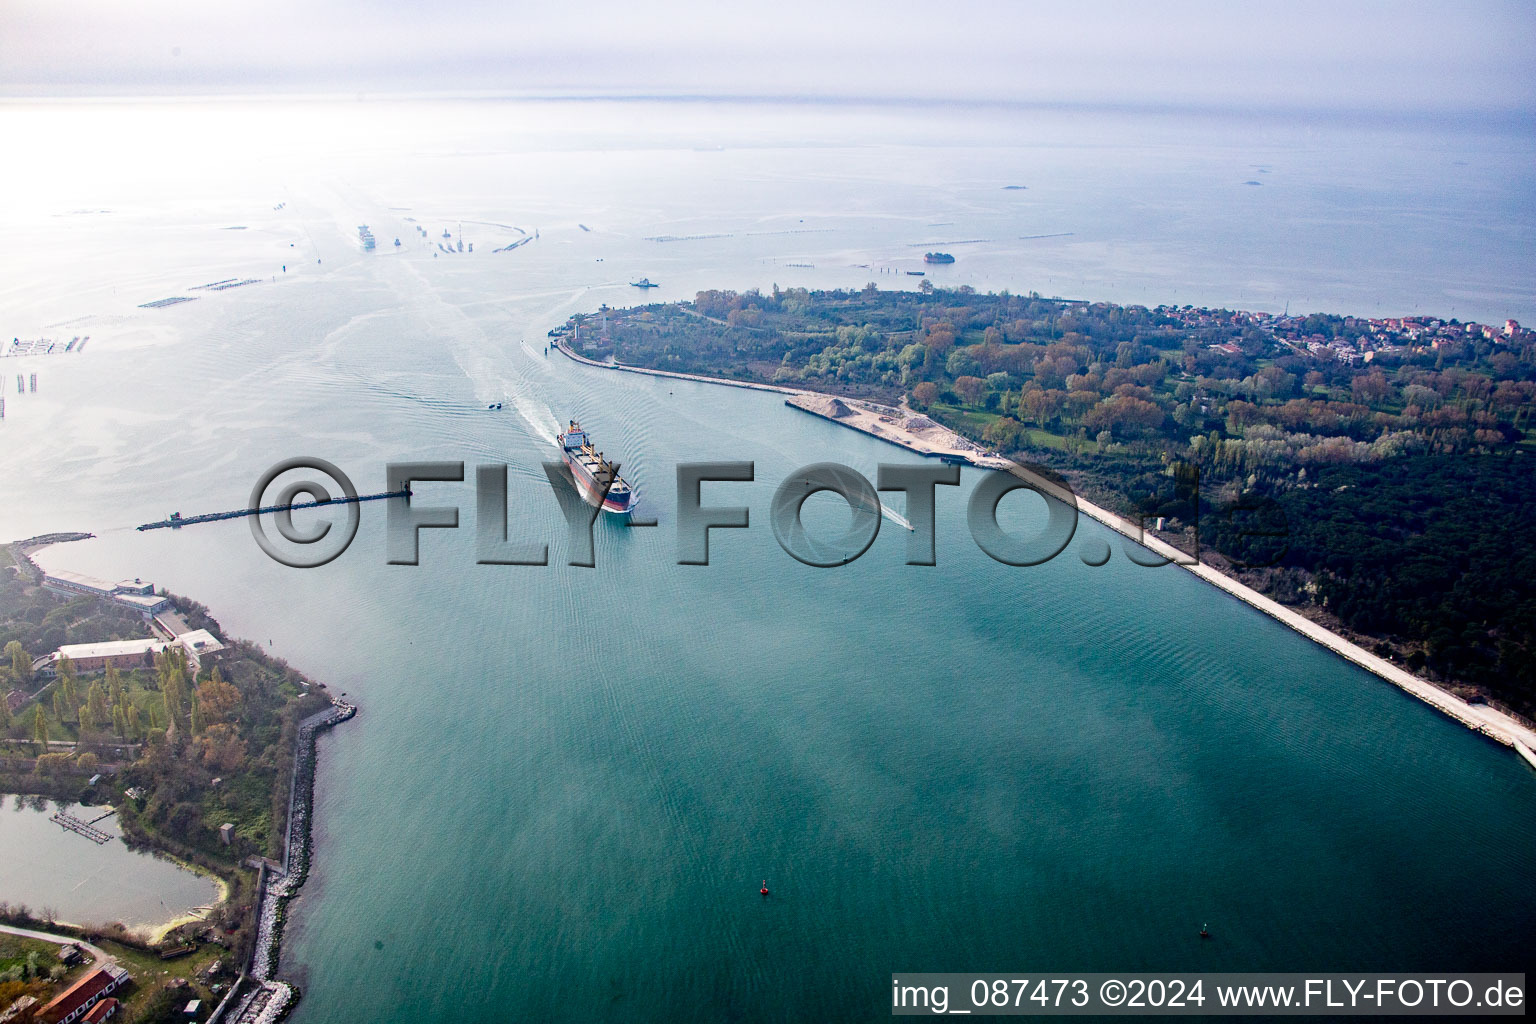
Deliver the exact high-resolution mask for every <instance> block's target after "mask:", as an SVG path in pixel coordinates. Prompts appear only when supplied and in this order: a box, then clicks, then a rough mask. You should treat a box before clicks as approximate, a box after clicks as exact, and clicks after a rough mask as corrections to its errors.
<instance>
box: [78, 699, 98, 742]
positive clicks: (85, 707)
mask: <svg viewBox="0 0 1536 1024" xmlns="http://www.w3.org/2000/svg"><path fill="white" fill-rule="evenodd" d="M87 731H90V732H95V731H96V716H95V715H94V714H92V713H91V706H90V705H89V704H81V705H80V735H81V736H84V735H85V733H86V732H87Z"/></svg>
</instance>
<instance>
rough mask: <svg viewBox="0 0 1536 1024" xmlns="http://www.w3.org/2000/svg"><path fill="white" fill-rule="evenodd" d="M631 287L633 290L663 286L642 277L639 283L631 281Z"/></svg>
mask: <svg viewBox="0 0 1536 1024" xmlns="http://www.w3.org/2000/svg"><path fill="white" fill-rule="evenodd" d="M629 286H630V287H631V288H660V287H661V285H659V284H657V283H656V282H655V281H652V280H651V279H650V278H648V277H642V278H641V279H640V280H638V281H631V282H629Z"/></svg>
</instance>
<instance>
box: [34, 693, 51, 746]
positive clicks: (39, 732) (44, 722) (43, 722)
mask: <svg viewBox="0 0 1536 1024" xmlns="http://www.w3.org/2000/svg"><path fill="white" fill-rule="evenodd" d="M32 740H33V742H34V743H36V744H37V745H38V746H39V747H40V748H41V751H42V752H43V753H46V752H47V750H48V719H47V718H46V717H45V716H44V715H43V706H42V705H41V704H37V705H35V706H34V707H33V711H32Z"/></svg>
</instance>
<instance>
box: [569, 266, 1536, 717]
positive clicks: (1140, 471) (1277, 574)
mask: <svg viewBox="0 0 1536 1024" xmlns="http://www.w3.org/2000/svg"><path fill="white" fill-rule="evenodd" d="M559 333H560V334H561V335H562V337H563V340H564V343H565V344H567V345H569V346H570V347H571V348H572V349H573V350H574V351H575V352H577V353H578V354H580V355H583V356H585V357H588V358H592V359H597V360H605V359H610V358H611V359H615V360H617V361H619V362H622V363H626V364H629V365H635V366H643V367H649V368H653V369H660V370H667V371H673V372H680V373H697V374H704V375H709V376H717V377H727V378H732V379H737V380H744V381H754V382H761V383H777V384H782V385H787V386H792V387H798V388H805V389H808V390H813V391H822V392H828V393H833V394H839V395H846V396H849V397H856V398H865V399H870V400H875V401H880V402H884V403H888V404H892V405H896V404H901V405H904V406H905V407H906V409H907V410H908V411H909V412H910V413H912V414H922V415H926V416H928V417H930V418H932V419H933V420H935V421H938V422H940V423H942V424H944V425H945V426H948V427H950V428H951V429H953V430H955V431H957V432H959V433H961V434H963V435H965V436H967V437H970V438H971V439H973V440H975V441H976V442H978V443H980V444H983V445H985V446H987V447H989V448H990V449H992V450H995V451H997V452H999V453H1001V454H1004V455H1007V456H1009V457H1011V458H1014V459H1017V460H1020V461H1027V462H1031V463H1035V464H1038V465H1044V466H1047V467H1050V468H1052V469H1054V470H1056V471H1057V472H1059V473H1061V474H1063V475H1065V476H1066V477H1067V478H1068V479H1069V480H1070V481H1072V483H1073V485H1074V486H1075V487H1077V488H1078V489H1079V490H1080V491H1081V492H1083V493H1084V494H1085V495H1086V496H1088V497H1090V498H1092V499H1093V500H1096V501H1099V502H1100V503H1102V504H1106V505H1108V506H1110V507H1111V508H1113V509H1114V510H1115V511H1117V512H1119V513H1121V514H1122V515H1129V516H1132V517H1139V518H1141V519H1142V520H1143V521H1145V522H1148V523H1149V524H1151V523H1155V522H1156V521H1157V520H1158V519H1159V518H1161V520H1162V526H1163V532H1162V534H1161V535H1162V536H1164V538H1165V539H1169V540H1175V541H1178V542H1180V543H1181V544H1182V545H1183V546H1184V547H1185V548H1186V550H1190V551H1194V550H1195V549H1196V548H1197V547H1198V549H1199V551H1200V553H1201V556H1202V558H1204V559H1206V560H1207V561H1210V562H1211V563H1213V564H1215V565H1217V566H1218V567H1220V568H1223V569H1225V570H1226V571H1229V572H1231V573H1233V574H1234V575H1237V576H1238V577H1240V578H1241V579H1242V580H1243V581H1244V582H1246V583H1248V584H1249V585H1250V586H1254V587H1255V588H1257V589H1259V590H1260V591H1262V592H1264V593H1267V594H1268V595H1270V596H1271V597H1274V598H1276V599H1278V600H1281V601H1283V602H1285V603H1287V604H1290V605H1292V606H1293V607H1297V608H1298V609H1299V610H1301V611H1303V613H1304V614H1307V615H1308V616H1309V617H1312V618H1315V619H1317V620H1319V621H1321V622H1323V623H1324V624H1326V625H1328V626H1330V627H1331V628H1334V629H1337V630H1339V631H1340V632H1343V633H1345V634H1347V635H1351V636H1353V638H1354V639H1356V640H1357V642H1361V643H1362V645H1363V646H1365V647H1367V648H1368V649H1372V650H1375V651H1376V652H1377V653H1378V654H1382V655H1383V656H1387V657H1391V658H1393V659H1394V660H1397V661H1399V662H1400V663H1402V664H1405V665H1406V666H1407V667H1409V668H1410V669H1412V670H1414V671H1416V672H1419V673H1422V674H1424V675H1427V676H1428V677H1430V678H1433V679H1435V680H1436V681H1438V682H1440V683H1441V684H1442V685H1446V686H1448V687H1449V688H1451V689H1453V690H1457V691H1458V692H1461V693H1462V694H1463V695H1464V696H1469V697H1474V698H1482V699H1488V700H1491V701H1493V702H1495V703H1498V704H1500V705H1501V706H1503V707H1505V708H1506V709H1510V710H1514V711H1516V712H1518V713H1522V714H1524V715H1530V714H1532V713H1533V712H1536V670H1533V668H1532V665H1533V664H1536V661H1533V659H1532V657H1531V646H1532V638H1533V636H1536V583H1533V581H1536V572H1533V570H1536V564H1532V561H1533V558H1536V556H1531V555H1529V554H1527V553H1525V552H1527V551H1528V548H1529V545H1528V544H1525V543H1524V536H1523V534H1522V533H1521V532H1520V528H1521V526H1522V525H1523V524H1524V523H1527V522H1530V521H1531V519H1532V518H1533V516H1536V474H1533V473H1532V472H1531V469H1530V468H1529V466H1528V462H1527V460H1528V459H1529V458H1530V457H1531V451H1532V448H1533V446H1536V438H1533V436H1532V434H1531V431H1532V430H1533V429H1536V422H1533V411H1536V335H1533V334H1532V333H1531V332H1529V331H1524V330H1521V329H1520V328H1519V325H1517V324H1514V323H1513V322H1509V323H1506V324H1505V325H1502V326H1500V327H1492V326H1486V325H1481V324H1468V323H1462V322H1459V321H1456V320H1442V319H1439V318H1430V317H1419V318H1408V319H1401V318H1398V319H1367V318H1357V317H1346V316H1333V315H1326V314H1309V315H1304V316H1294V317H1293V316H1274V315H1269V314H1262V313H1247V312H1241V311H1232V310H1222V309H1197V308H1194V307H1190V306H1183V307H1172V306H1162V307H1157V308H1148V307H1144V306H1121V305H1115V304H1112V303H1102V302H1100V303H1089V302H1080V301H1070V300H1064V299H1055V298H1044V297H1041V296H1039V295H1036V294H1029V295H1011V294H1008V293H1006V292H1004V293H998V294H980V293H977V292H974V291H972V290H970V289H968V288H961V289H957V290H953V291H946V290H938V289H934V288H932V287H931V286H929V285H928V284H927V282H925V283H924V286H923V287H922V288H921V289H920V290H918V291H881V290H879V289H877V288H875V287H874V286H873V285H871V286H868V287H866V288H864V289H862V290H860V291H829V292H811V291H807V290H805V289H790V290H787V291H786V290H780V289H778V288H775V289H774V290H773V291H772V292H771V293H768V294H764V293H760V292H757V291H749V292H742V293H736V292H729V291H707V292H700V293H699V294H698V295H697V297H696V298H695V300H694V301H692V302H682V303H668V304H657V305H649V306H642V307H636V308H632V309H626V310H610V309H604V310H602V311H600V312H599V313H596V314H587V315H582V316H577V317H573V318H572V320H571V321H570V322H569V323H568V324H567V325H566V327H565V328H563V329H562V330H561V331H560V332H559Z"/></svg>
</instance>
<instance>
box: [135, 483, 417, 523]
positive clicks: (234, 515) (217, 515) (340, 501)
mask: <svg viewBox="0 0 1536 1024" xmlns="http://www.w3.org/2000/svg"><path fill="white" fill-rule="evenodd" d="M410 496H411V489H410V488H409V487H403V488H401V489H400V490H398V491H381V492H380V493H378V494H362V495H358V496H357V497H352V496H350V495H345V494H343V495H342V496H341V497H339V498H327V499H325V500H324V501H295V502H290V503H289V504H287V505H262V506H260V507H259V508H238V509H234V510H233V511H230V512H208V513H206V514H204V515H200V516H184V515H182V514H181V513H180V512H173V513H172V514H171V516H170V518H168V519H162V520H160V521H159V522H156V523H145V524H144V525H143V526H139V527H136V529H138V530H140V531H143V530H167V529H171V530H175V529H180V528H181V527H183V526H193V525H195V524H197V523H216V522H219V521H220V520H224V519H244V518H245V517H247V516H260V515H266V514H267V513H269V512H292V511H295V510H297V509H301V508H323V507H325V506H327V505H355V504H358V503H360V502H364V501H380V500H382V499H384V498H409V497H410Z"/></svg>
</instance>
